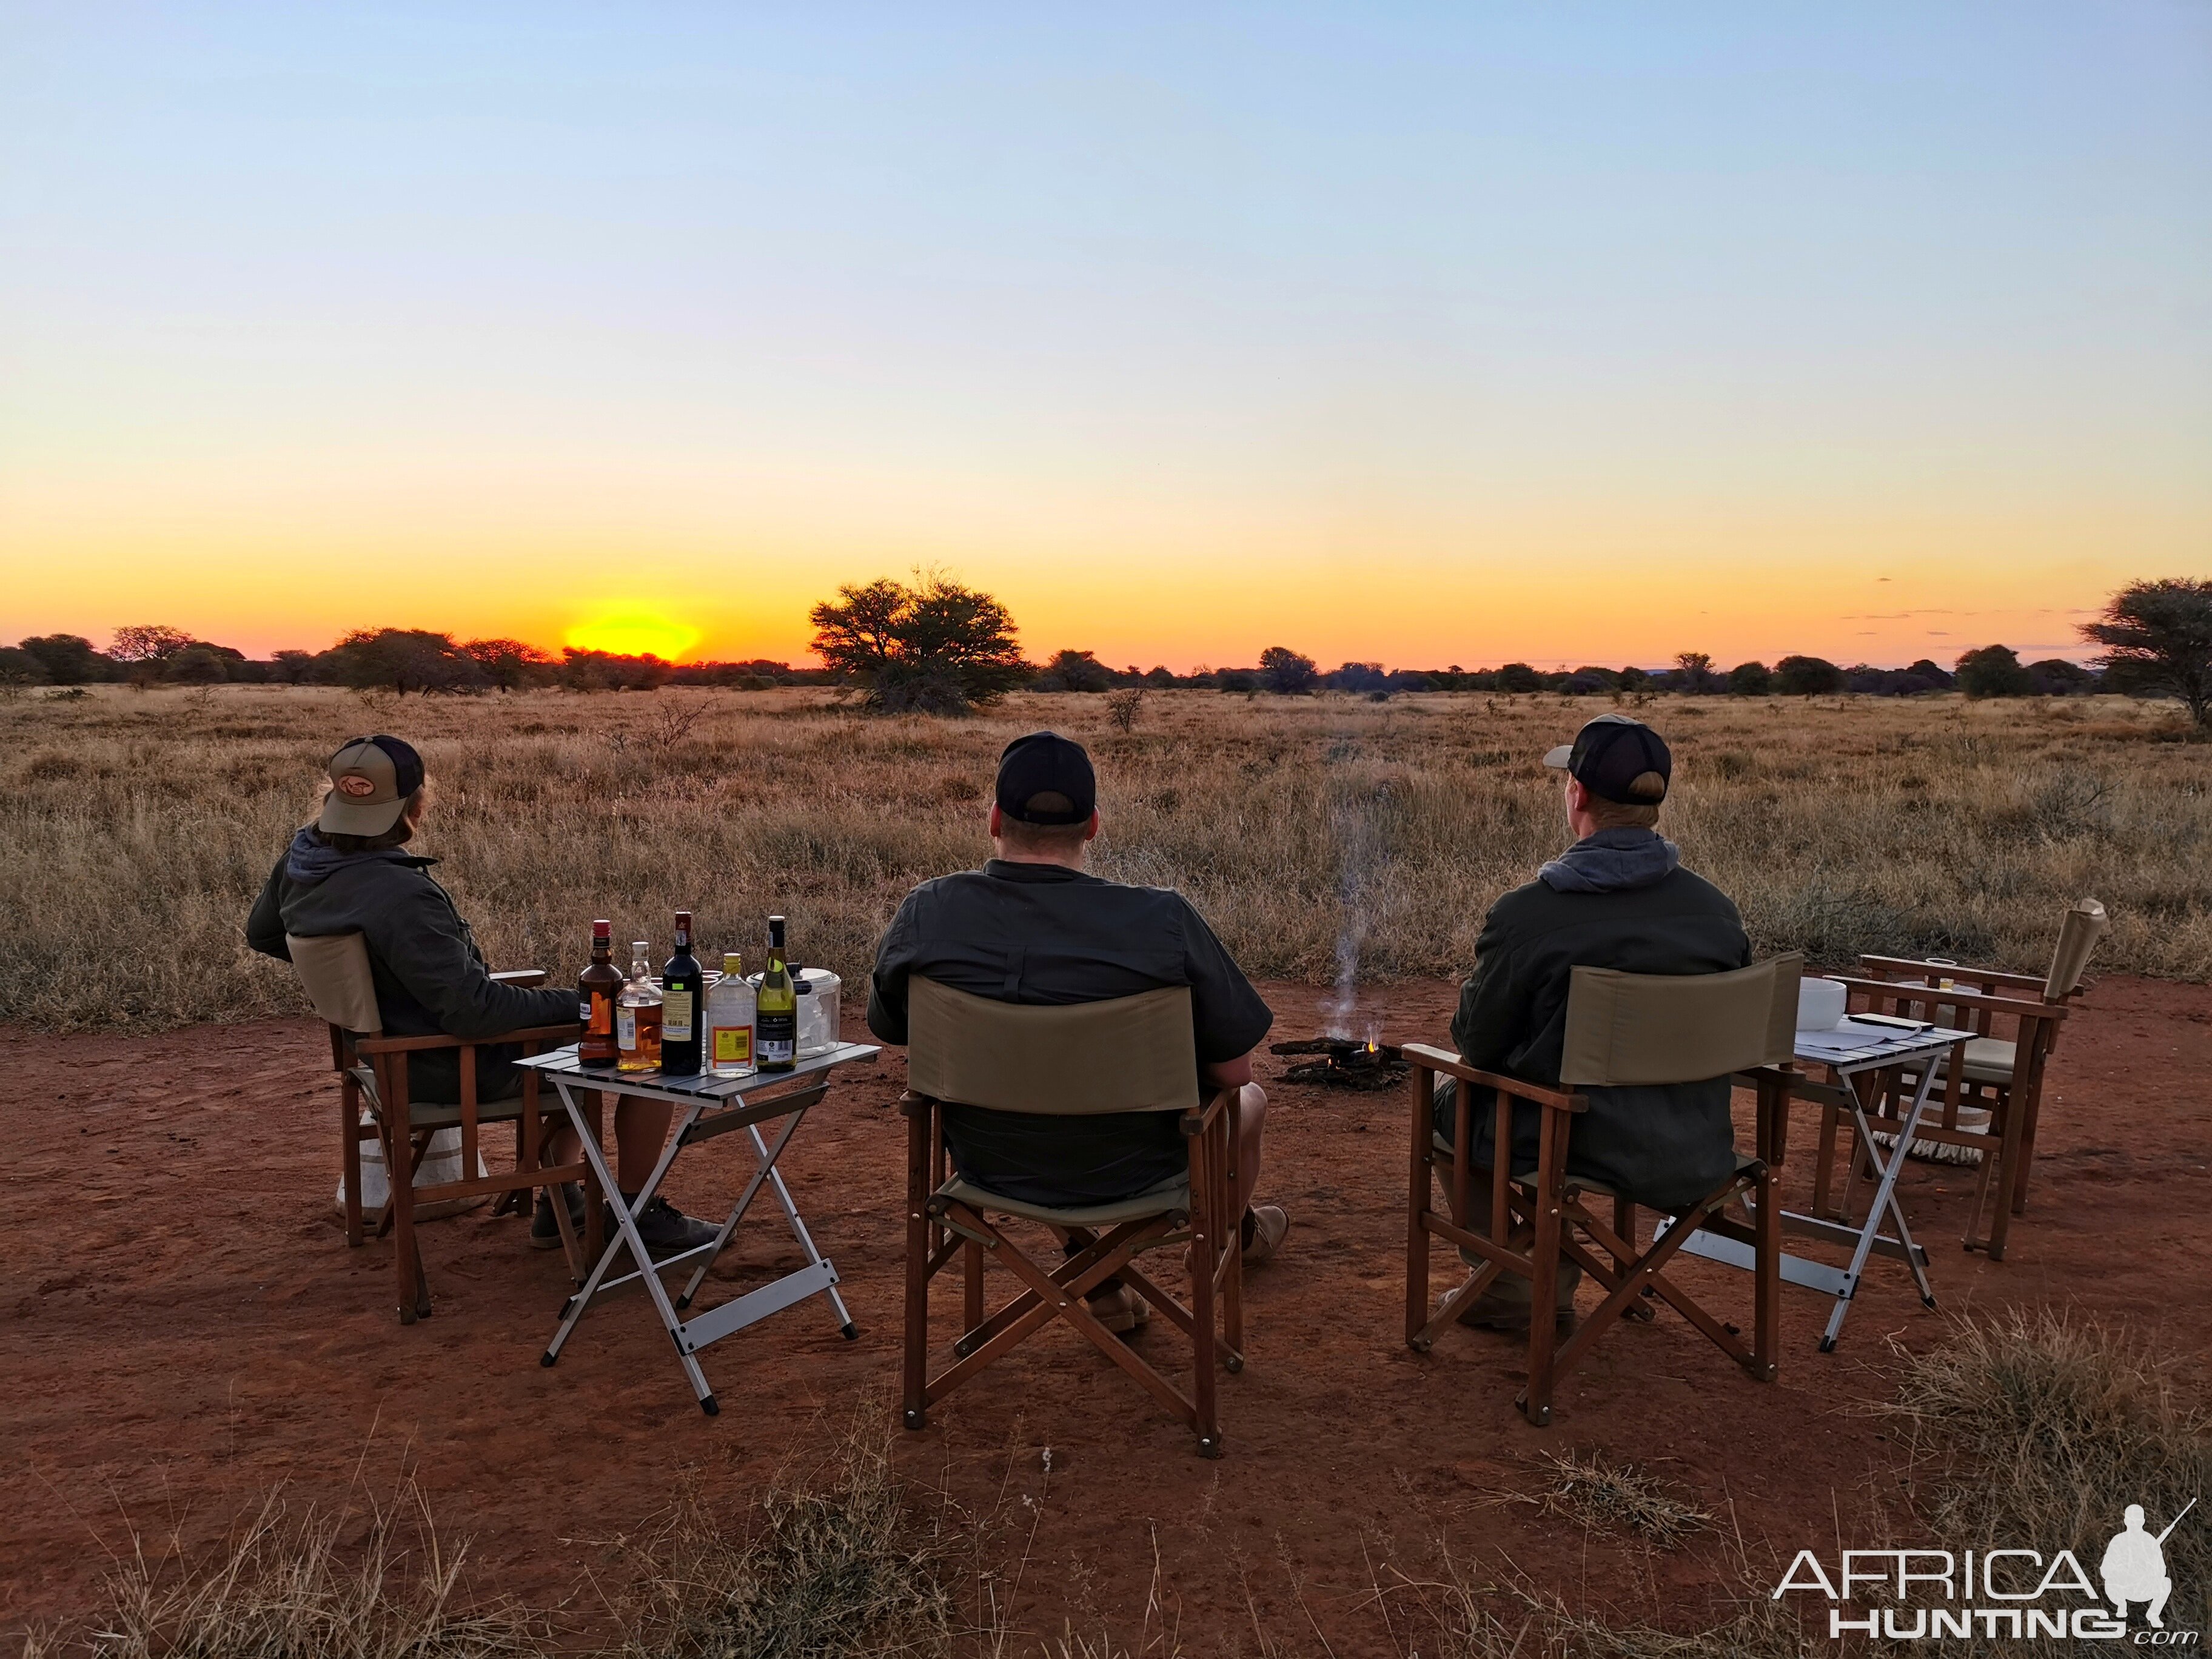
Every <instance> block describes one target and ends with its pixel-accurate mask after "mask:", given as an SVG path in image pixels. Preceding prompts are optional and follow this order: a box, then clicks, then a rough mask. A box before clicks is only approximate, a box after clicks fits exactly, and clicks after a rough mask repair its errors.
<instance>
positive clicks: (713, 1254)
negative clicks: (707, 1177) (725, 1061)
mask: <svg viewBox="0 0 2212 1659" xmlns="http://www.w3.org/2000/svg"><path fill="white" fill-rule="evenodd" d="M805 1115H806V1112H805V1109H804V1108H803V1107H802V1108H801V1109H799V1110H798V1111H796V1112H793V1114H792V1115H790V1116H789V1117H787V1118H786V1119H784V1121H783V1129H782V1132H781V1133H779V1134H778V1135H777V1136H776V1138H775V1152H773V1153H771V1152H769V1151H768V1150H767V1148H766V1147H764V1146H762V1145H761V1136H760V1130H759V1129H758V1127H755V1128H754V1129H753V1131H752V1137H753V1145H754V1146H755V1147H756V1148H757V1149H758V1150H759V1153H760V1159H761V1164H760V1167H759V1168H758V1169H757V1170H754V1171H753V1178H752V1179H751V1180H750V1181H749V1182H746V1183H745V1189H744V1192H742V1193H740V1194H738V1201H737V1204H736V1205H735V1206H734V1207H732V1210H731V1211H730V1213H729V1215H728V1217H727V1218H726V1219H725V1220H724V1221H723V1223H722V1227H721V1231H720V1232H718V1233H716V1234H715V1235H714V1247H713V1248H712V1249H709V1250H708V1252H707V1259H706V1260H705V1261H702V1262H701V1263H700V1264H699V1265H698V1267H696V1269H694V1270H693V1272H692V1274H691V1279H690V1283H689V1284H687V1285H684V1294H683V1295H681V1296H679V1297H677V1298H676V1305H677V1306H678V1307H679V1308H688V1307H690V1305H691V1298H692V1297H695V1296H696V1295H698V1294H699V1287H700V1285H703V1284H705V1283H706V1281H707V1269H708V1268H709V1267H713V1266H714V1262H715V1260H716V1258H717V1257H719V1256H720V1255H721V1254H722V1252H723V1250H725V1249H727V1248H728V1246H729V1243H730V1235H731V1234H732V1233H734V1232H736V1231H737V1230H738V1223H739V1222H740V1221H743V1220H744V1218H745V1212H746V1211H748V1210H750V1209H751V1208H752V1206H753V1200H754V1199H755V1198H757V1196H759V1194H760V1189H761V1188H762V1186H763V1183H765V1182H767V1180H768V1178H769V1176H770V1175H772V1174H773V1173H774V1172H775V1160H776V1159H777V1158H781V1157H782V1156H783V1149H784V1147H785V1146H787V1144H789V1142H790V1140H791V1137H792V1136H793V1134H794V1133H797V1131H798V1128H799V1119H801V1118H803V1117H805Z"/></svg>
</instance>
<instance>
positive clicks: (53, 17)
mask: <svg viewBox="0 0 2212 1659" xmlns="http://www.w3.org/2000/svg"><path fill="white" fill-rule="evenodd" d="M0 39H4V40H5V48H4V50H0V640H9V641H12V640H13V639H15V638H16V637H18V636H20V635H27V634H34V633H45V632H49V631H54V630H64V631H69V632H73V633H80V634H84V635H88V636H90V637H92V638H93V639H94V641H95V642H98V643H104V642H105V641H106V635H107V634H108V632H109V631H110V630H112V629H113V628H115V627H116V626H118V625H119V624H123V623H146V622H158V623H168V624H170V625H173V626H176V627H180V628H184V629H188V630H189V631H191V632H193V633H195V634H197V635H200V636H202V637H204V638H210V639H214V640H216V641H221V642H223V643H227V644H232V645H235V646H238V647H241V648H244V649H246V650H249V651H252V652H255V653H260V652H265V651H268V650H271V649H275V648H279V647H305V648H311V649H313V648H319V647H322V646H324V645H325V644H327V643H329V642H330V641H331V639H333V638H334V637H335V636H336V635H337V634H338V633H339V632H341V631H343V630H344V629H349V628H354V627H361V626H374V625H385V624H392V625H404V626H422V627H431V628H436V629H444V630H450V631H453V632H455V633H457V634H459V635H462V636H469V635H519V636H520V637H523V638H526V639H528V640H531V641H534V642H536V643H538V644H542V645H545V646H547V647H558V646H560V645H561V644H563V643H567V642H578V643H595V644H603V645H607V646H610V647H616V648H620V647H630V648H648V647H653V646H658V647H659V648H660V649H661V650H662V651H663V652H664V653H680V654H682V655H684V656H688V657H693V658H696V657H719V658H750V657H756V656H768V657H773V658H778V659H787V660H799V659H804V658H805V654H806V644H807V639H808V636H809V634H810V632H811V630H810V629H809V627H808V625H807V622H806V612H807V610H808V608H809V606H810V605H811V604H812V603H813V602H814V601H816V600H817V599H823V598H825V597H828V596H829V595H831V594H832V593H834V592H835V591H836V588H837V587H838V586H839V585H841V584H843V583H848V582H856V581H864V580H869V579H871V578H872V577H875V576H878V575H885V574H888V575H894V576H902V577H903V576H905V575H906V574H908V573H909V572H911V571H914V570H916V569H923V568H937V569H941V570H943V571H945V572H946V573H948V574H952V575H954V576H956V577H957V578H958V579H960V580H964V581H967V582H969V583H971V584H973V585H975V586H981V587H983V588H985V589H987V590H988V591H989V592H993V593H994V594H996V595H998V596H999V597H1000V599H1003V600H1004V601H1005V602H1006V604H1007V605H1008V606H1009V608H1010V609H1011V610H1012V612H1013V615H1014V617H1015V618H1016V620H1017V622H1018V624H1019V625H1020V629H1021V636H1022V642H1023V644H1024V647H1025V649H1027V651H1028V652H1029V653H1030V655H1031V656H1033V657H1039V658H1041V657H1042V656H1044V655H1046V654H1048V653H1050V652H1052V651H1054V650H1056V649H1059V648H1061V647H1074V648H1079V649H1091V650H1095V651H1096V652H1097V653H1098V655H1099V656H1100V657H1101V658H1102V659H1104V660H1106V661H1108V662H1110V663H1113V664H1115V665H1123V664H1127V663H1135V664H1138V665H1142V666H1146V667H1149V666H1151V665H1154V664H1156V663H1164V664H1166V665H1169V666H1170V667H1174V668H1177V669H1188V668H1189V667H1191V666H1194V665H1217V666H1218V665H1228V664H1233V663H1249V662H1250V661H1252V660H1254V659H1256V657H1257V656H1258V654H1259V653H1260V651H1261V648H1262V647H1266V646H1268V645H1272V644H1285V645H1288V646H1290V647H1292V648H1294V649H1297V650H1300V651H1303V652H1305V653H1307V654H1309V655H1310V656H1313V657H1315V658H1316V659H1318V660H1320V661H1321V662H1322V664H1323V665H1325V666H1328V665H1334V664H1335V663H1337V662H1340V661H1344V660H1380V661H1383V662H1385V663H1387V664H1389V665H1394V666H1408V665H1411V666H1443V665H1449V664H1454V663H1457V664H1461V665H1465V666H1468V667H1474V666H1478V665H1495V664H1497V663H1498V662H1501V661H1504V660H1509V659H1522V660H1528V661H1531V662H1534V663H1537V664H1539V665H1553V664H1565V665H1579V664H1582V663H1598V664H1605V665H1620V664H1624V663H1629V662H1635V663H1640V664H1645V665H1653V664H1658V663H1663V662H1665V661H1667V660H1668V659H1671V658H1672V657H1673V655H1674V653H1677V652H1679V651H1685V650H1693V649H1694V650H1704V651H1707V652H1710V653H1712V654H1713V655H1714V656H1715V657H1716V658H1717V659H1719V660H1720V661H1721V662H1723V664H1727V663H1732V662H1735V661H1739V660H1742V659H1747V658H1753V657H1758V658H1762V659H1767V660H1770V661H1771V660H1772V659H1774V658H1775V657H1777V656H1779V655H1781V654H1783V653H1786V652H1791V651H1806V652H1813V653H1818V654H1821V655H1825V656H1828V657H1831V658H1833V659H1838V660H1840V661H1844V662H1857V661H1871V662H1875V663H1904V662H1907V661H1910V660H1911V659H1915V658H1917V657H1921V656H1929V657H1933V658H1935V659H1936V660H1937V661H1939V662H1944V663H1948V662H1949V661H1950V660H1951V659H1954V658H1955V657H1956V655H1957V654H1958V653H1960V651H1962V650H1965V649H1966V648H1968V647H1972V646H1977V645H1981V644H1985V643H1989V642H1990V641H2002V642H2003V643H2006V644H2009V645H2012V646H2014V647H2015V648H2017V649H2019V650H2021V652H2022V653H2023V654H2024V655H2027V656H2029V657H2031V658H2033V657H2040V656H2046V655H2051V654H2057V653H2069V654H2075V655H2078V654H2080V653H2081V651H2082V649H2083V647H2081V645H2080V644H2079V642H2078V639H2077V636H2076V635H2075V628H2076V625H2077V624H2078V623H2080V622H2081V620H2082V619H2083V618H2084V617H2086V616H2087V615H2089V614H2092V613H2093V611H2094V610H2095V609H2096V608H2097V607H2098V606H2099V605H2100V603H2101V602H2102V600H2103V599H2105V597H2106V595H2108V594H2109V593H2110V592H2112V590H2113V589H2114V588H2116V587H2117V586H2120V585H2121V584H2122V583H2124V582H2125V581H2127V580H2130V579H2133V578H2136V577H2142V576H2166V575H2185V576H2205V575H2212V4H2207V3H2205V0H2081V3H2075V4H2063V5H2061V4H2046V3H2037V0H2002V3H1991V4H1956V3H1945V0H1911V3H1898V4H1887V3H1881V0H1854V3H1852V4H1850V5H1848V6H1827V7H1814V6H1802V5H1794V6H1773V5H1763V4H1751V3H1744V4H1741V5H1735V6H1702V5H1697V4H1692V3H1670V4H1668V5H1663V6H1638V5H1631V4H1628V3H1626V0H1615V3H1607V4H1587V3H1575V0H1560V3H1546V4H1536V3H1528V4H1522V5H1507V4H1501V5H1484V6H1468V5H1451V6H1443V5H1433V6H1431V5H1417V4H1410V3H1408V4H1395V5H1393V4H1385V3H1375V0H1367V3H1358V4H1346V5H1340V6H1301V5H1294V4H1281V5H1270V6H1267V7H1264V8H1261V7H1255V8H1250V9H1239V8H1230V7H1215V6H1206V5H1194V4H1176V5H1160V6H1147V5H1143V4H1132V5H1125V6H1115V7H1089V8H1077V7H1069V6H1048V7H1038V6H1030V5H1024V6H1015V5H1008V6H1005V7H988V6H966V5H952V4H927V5H915V4H911V3H907V4H896V5H883V6H860V5H847V4H838V3H821V4H810V5H798V4H755V5H745V4H738V3H716V4H712V5H697V6H684V5H672V4H658V3H649V0H636V3H628V4H624V5H620V6H610V5H605V4H593V5H582V6H568V5H563V4H560V3H554V0H533V3H532V4H529V5H521V4H513V5H492V4H475V5H471V4H467V3H461V0H439V3H435V4H421V5H404V4H352V5H315V6H300V5H291V4H286V5H253V4H228V5H222V6H196V5H190V4H181V3H179V4H171V5H165V6H111V5H106V4H102V3H98V0H82V3H72V4H70V5H65V6H64V5H54V4H46V5H39V6H30V5H23V4H18V3H11V0H0Z"/></svg>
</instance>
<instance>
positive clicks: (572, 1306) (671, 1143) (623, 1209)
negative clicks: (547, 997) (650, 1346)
mask: <svg viewBox="0 0 2212 1659" xmlns="http://www.w3.org/2000/svg"><path fill="white" fill-rule="evenodd" d="M561 1094H562V1103H564V1104H567V1105H568V1107H569V1110H570V1111H571V1113H572V1114H573V1113H575V1112H576V1110H577V1109H576V1108H575V1106H574V1104H573V1103H571V1102H570V1101H569V1098H568V1090H567V1089H566V1088H565V1087H564V1088H562V1091H561ZM699 1110H700V1109H699V1107H698V1105H697V1104H696V1103H694V1104H692V1105H690V1106H687V1107H685V1108H684V1116H683V1120H682V1121H680V1122H679V1123H678V1125H677V1126H676V1133H673V1134H671V1135H670V1136H669V1137H668V1140H667V1144H666V1145H665V1146H662V1148H661V1149H660V1158H659V1162H657V1163H656V1164H654V1165H653V1174H652V1176H651V1177H650V1178H649V1179H647V1182H645V1184H644V1185H643V1186H642V1187H641V1188H639V1189H638V1194H637V1201H636V1202H635V1204H629V1203H625V1202H623V1200H622V1199H621V1196H620V1194H621V1192H622V1188H620V1186H618V1185H617V1183H616V1181H615V1178H614V1176H613V1173H612V1172H611V1170H608V1168H607V1160H606V1154H605V1152H603V1151H602V1150H601V1149H600V1147H599V1143H598V1141H597V1140H596V1139H590V1138H586V1139H585V1140H584V1157H585V1158H586V1161H587V1162H588V1163H589V1164H591V1166H592V1174H593V1176H596V1177H597V1178H598V1180H599V1183H600V1185H601V1186H602V1188H605V1190H606V1191H607V1192H610V1193H612V1194H616V1198H615V1200H614V1201H613V1202H612V1203H611V1205H610V1206H609V1207H610V1208H611V1210H612V1211H613V1212H614V1216H615V1228H616V1237H614V1238H612V1239H610V1240H609V1241H608V1243H607V1248H606V1249H605V1252H604V1253H603V1254H602V1255H600V1257H599V1261H598V1262H597V1263H595V1264H594V1265H593V1267H592V1273H591V1277H590V1278H589V1279H586V1281H585V1284H584V1288H583V1289H581V1290H580V1291H577V1292H576V1294H575V1295H574V1297H571V1298H570V1299H569V1302H568V1308H567V1310H565V1312H564V1314H563V1316H562V1321H561V1324H560V1328H558V1329H557V1330H556V1331H555V1332H554V1334H553V1340H552V1342H551V1343H550V1344H549V1345H548V1346H547V1347H546V1350H545V1352H544V1354H543V1355H541V1356H540V1357H539V1359H538V1364H541V1365H550V1364H552V1363H553V1362H554V1361H555V1360H556V1359H558V1358H560V1357H561V1348H562V1344H564V1343H565V1342H567V1341H568V1335H569V1333H571V1332H572V1331H574V1329H575V1328H576V1325H577V1322H578V1321H580V1320H581V1319H582V1318H583V1316H584V1310H586V1308H588V1307H589V1306H590V1305H591V1303H592V1297H595V1296H596V1295H598V1294H599V1285H600V1281H602V1280H603V1279H605V1277H606V1274H607V1269H608V1268H609V1267H611V1266H612V1265H613V1262H614V1259H615V1256H616V1255H617V1253H618V1252H619V1251H620V1250H621V1249H623V1246H624V1245H628V1246H629V1251H630V1259H631V1260H632V1261H635V1263H636V1264H637V1268H638V1271H637V1274H636V1276H637V1277H638V1278H639V1279H642V1280H644V1282H645V1292H646V1294H647V1296H649V1297H652V1298H653V1310H654V1311H655V1312H656V1313H658V1314H659V1316H660V1322H661V1326H662V1328H664V1329H665V1330H666V1331H667V1333H668V1335H669V1340H671V1341H672V1342H673V1343H674V1344H675V1345H676V1357H677V1358H678V1360H680V1361H681V1362H682V1363H683V1366H684V1376H686V1377H687V1378H688V1379H690V1383H691V1393H692V1395H693V1397H694V1398H695V1399H696V1400H697V1401H698V1402H699V1409H700V1410H702V1411H703V1412H705V1413H707V1415H708V1416H709V1417H712V1416H714V1414H715V1413H717V1412H719V1411H720V1409H721V1408H720V1407H719V1406H718V1405H717V1404H716V1403H715V1401H714V1390H713V1389H710V1388H709V1387H708V1385H707V1374H706V1373H705V1372H704V1371H702V1370H700V1369H699V1362H698V1360H697V1359H696V1358H694V1357H693V1356H692V1353H691V1351H690V1349H689V1348H688V1347H686V1346H684V1322H683V1321H682V1320H680V1319H678V1317H677V1316H676V1310H675V1309H674V1308H673V1307H672V1306H671V1305H670V1304H669V1300H668V1291H667V1287H666V1286H665V1285H662V1284H661V1282H660V1275H659V1273H657V1272H655V1271H654V1267H653V1253H652V1251H650V1250H648V1249H647V1248H646V1244H645V1239H644V1237H643V1236H642V1235H641V1234H640V1233H639V1231H638V1230H637V1218H638V1217H639V1216H640V1215H641V1214H642V1213H643V1212H644V1210H645V1206H647V1204H649V1203H651V1202H652V1201H653V1194H655V1193H657V1192H658V1191H659V1188H660V1183H661V1181H662V1180H663V1179H664V1178H665V1176H667V1174H668V1168H669V1165H670V1164H673V1163H674V1162H675V1161H676V1153H677V1150H678V1148H679V1147H680V1146H683V1144H684V1132H685V1131H686V1130H688V1129H690V1127H691V1125H692V1123H693V1122H694V1121H696V1119H697V1117H698V1115H699ZM578 1127H579V1129H580V1128H581V1127H582V1125H581V1121H580V1120H579V1122H578Z"/></svg>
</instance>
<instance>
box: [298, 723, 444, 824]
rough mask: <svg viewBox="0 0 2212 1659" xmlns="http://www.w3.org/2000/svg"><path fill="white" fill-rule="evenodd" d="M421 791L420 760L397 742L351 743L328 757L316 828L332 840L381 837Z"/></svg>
mask: <svg viewBox="0 0 2212 1659" xmlns="http://www.w3.org/2000/svg"><path fill="white" fill-rule="evenodd" d="M421 787H422V757H421V756H420V755H418V754H416V752H415V746H414V745H413V744H410V743H407V742H404V741H403V740H402V739H400V738H387V737H383V736H377V737H373V738H348V739H347V740H346V742H345V744H344V745H343V747H342V748H340V749H339V750H338V752H337V754H335V755H333V756H331V793H329V794H328V795H327V796H325V798H324V800H323V815H322V816H321V817H319V818H317V819H316V820H315V828H316V829H320V830H322V831H323V832H324V833H325V834H326V835H332V836H380V835H382V834H383V833H384V832H385V831H386V830H387V829H390V828H392V825H393V824H395V823H398V822H399V815H400V813H402V812H403V811H406V809H407V798H408V797H409V796H410V795H411V794H413V793H415V792H416V790H417V789H420V788H421Z"/></svg>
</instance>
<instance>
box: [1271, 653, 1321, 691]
mask: <svg viewBox="0 0 2212 1659" xmlns="http://www.w3.org/2000/svg"><path fill="white" fill-rule="evenodd" d="M1260 678H1261V679H1262V680H1264V681H1265V682H1266V683H1267V690H1270V691H1279V692H1282V693H1285V695H1287V696H1306V695H1307V694H1309V693H1310V692H1311V691H1312V690H1313V689H1314V681H1315V680H1316V678H1319V677H1318V676H1317V675H1316V672H1315V671H1314V659H1312V658H1311V657H1309V656H1305V655H1304V654H1302V653H1298V652H1296V651H1293V650H1291V647H1288V646H1287V645H1271V646H1269V647H1267V649H1266V650H1265V651H1262V652H1261V653H1260Z"/></svg>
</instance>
